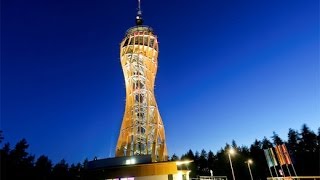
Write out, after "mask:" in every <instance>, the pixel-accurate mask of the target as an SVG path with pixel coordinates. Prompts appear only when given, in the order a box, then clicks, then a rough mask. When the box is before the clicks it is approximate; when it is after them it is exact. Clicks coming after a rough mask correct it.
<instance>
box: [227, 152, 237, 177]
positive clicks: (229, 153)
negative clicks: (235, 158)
mask: <svg viewBox="0 0 320 180" xmlns="http://www.w3.org/2000/svg"><path fill="white" fill-rule="evenodd" d="M234 153H235V151H234V149H232V148H231V149H229V151H228V156H229V161H230V167H231V171H232V177H233V180H236V178H235V177H234V172H233V167H232V161H231V156H230V155H231V154H232V155H233V154H234Z"/></svg>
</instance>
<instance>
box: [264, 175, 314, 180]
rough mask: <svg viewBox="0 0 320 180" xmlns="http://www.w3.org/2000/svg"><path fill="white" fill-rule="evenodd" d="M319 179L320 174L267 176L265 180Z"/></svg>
mask: <svg viewBox="0 0 320 180" xmlns="http://www.w3.org/2000/svg"><path fill="white" fill-rule="evenodd" d="M300 179H303V180H320V176H292V177H268V178H267V180H300Z"/></svg>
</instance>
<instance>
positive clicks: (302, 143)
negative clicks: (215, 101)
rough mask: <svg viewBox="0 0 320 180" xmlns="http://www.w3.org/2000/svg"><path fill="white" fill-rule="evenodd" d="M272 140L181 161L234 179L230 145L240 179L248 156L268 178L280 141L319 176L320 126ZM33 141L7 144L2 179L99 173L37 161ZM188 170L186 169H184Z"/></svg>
mask: <svg viewBox="0 0 320 180" xmlns="http://www.w3.org/2000/svg"><path fill="white" fill-rule="evenodd" d="M1 137H3V136H2V131H0V141H1V142H3V138H1ZM271 138H272V141H273V143H272V142H270V140H269V139H267V138H266V137H264V138H263V139H262V140H257V139H256V140H255V141H254V142H253V143H252V144H251V145H250V148H248V147H247V146H241V147H239V146H238V145H237V143H236V141H235V140H232V142H231V145H230V144H228V143H226V145H225V147H223V148H221V149H220V150H219V151H217V152H216V153H215V154H214V153H213V152H212V151H211V150H209V151H208V152H207V151H206V150H204V149H202V150H201V151H200V153H199V152H198V151H195V153H194V151H192V150H191V149H189V150H188V151H187V152H186V153H185V154H183V155H182V156H181V160H193V162H192V163H191V164H189V165H188V169H190V170H191V173H190V177H197V176H203V175H205V176H207V175H210V170H212V171H213V175H215V176H227V177H228V179H232V174H231V170H230V163H229V159H228V150H229V149H230V147H232V148H234V149H235V150H236V154H235V155H234V156H232V157H231V158H232V164H233V167H234V172H235V175H236V177H238V178H237V179H250V176H249V171H248V167H247V164H246V163H245V162H246V161H248V159H249V158H250V159H252V160H253V164H251V170H252V174H253V178H254V179H266V177H268V176H270V173H269V170H268V166H267V162H266V159H265V156H264V152H263V149H267V148H272V147H273V146H274V145H277V144H285V145H286V146H287V149H288V151H289V154H290V157H291V159H292V162H293V164H294V166H295V167H296V168H295V169H296V171H297V174H298V175H299V176H317V175H318V176H319V175H320V172H319V169H320V165H319V164H320V161H319V159H320V157H319V154H320V148H319V147H320V128H318V132H317V134H316V133H314V132H313V131H312V130H310V128H309V127H308V126H307V125H306V124H304V125H302V128H301V129H300V131H297V130H294V129H289V132H288V139H287V141H284V140H282V139H281V138H280V137H279V136H278V134H277V133H275V132H273V133H272V136H271ZM28 147H29V144H28V143H27V141H26V140H25V139H22V140H21V141H19V142H18V143H17V144H16V145H15V146H14V148H13V149H11V148H10V144H9V143H5V144H4V145H3V147H2V148H1V149H0V153H1V154H0V159H1V180H16V179H35V180H57V179H59V180H94V179H96V178H97V177H96V175H95V174H93V173H90V170H88V169H87V163H88V159H85V160H84V161H83V163H77V164H72V165H71V166H69V165H68V163H67V162H66V161H65V160H64V159H62V160H61V161H60V162H58V163H57V164H55V165H53V164H52V161H51V160H50V159H49V158H48V157H47V156H45V155H41V156H40V157H38V159H37V160H36V162H34V156H33V155H30V154H29V153H28V152H27V150H28ZM170 159H171V160H178V159H179V158H178V156H177V155H176V154H173V155H172V157H171V158H170ZM184 169H185V168H184Z"/></svg>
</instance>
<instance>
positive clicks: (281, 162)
mask: <svg viewBox="0 0 320 180" xmlns="http://www.w3.org/2000/svg"><path fill="white" fill-rule="evenodd" d="M275 149H276V154H277V157H278V160H279V163H280V165H281V166H282V165H284V164H286V161H285V160H284V155H283V153H282V149H281V145H277V146H276V147H275Z"/></svg>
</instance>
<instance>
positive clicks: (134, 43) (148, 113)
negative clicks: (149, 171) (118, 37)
mask: <svg viewBox="0 0 320 180" xmlns="http://www.w3.org/2000/svg"><path fill="white" fill-rule="evenodd" d="M142 24H143V19H142V12H141V8H140V0H138V12H137V16H136V26H134V27H132V28H130V29H128V30H127V32H126V35H125V37H124V39H123V40H122V42H121V45H120V58H121V65H122V70H123V74H124V78H125V85H126V106H125V112H124V116H123V120H122V125H121V129H120V133H119V138H118V143H117V147H116V157H120V156H134V155H151V158H152V161H153V162H157V161H166V160H167V147H166V141H165V132H164V126H163V122H162V119H161V117H160V113H159V110H158V106H157V102H156V99H155V97H154V81H155V76H156V73H157V67H158V52H159V51H158V41H157V37H156V35H155V34H154V32H153V30H152V28H150V27H148V26H144V25H142Z"/></svg>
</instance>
